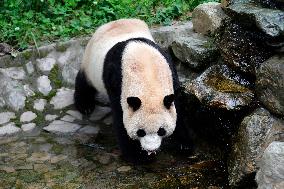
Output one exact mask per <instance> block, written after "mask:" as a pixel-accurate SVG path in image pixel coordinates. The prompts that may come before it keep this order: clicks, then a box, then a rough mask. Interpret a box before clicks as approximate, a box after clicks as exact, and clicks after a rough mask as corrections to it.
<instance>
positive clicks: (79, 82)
mask: <svg viewBox="0 0 284 189" xmlns="http://www.w3.org/2000/svg"><path fill="white" fill-rule="evenodd" d="M96 94H97V90H96V89H95V88H94V87H93V86H92V85H91V84H89V82H88V81H87V78H86V74H85V72H84V71H82V70H81V71H79V72H78V74H77V76H76V80H75V93H74V101H75V107H76V108H77V110H79V111H80V112H81V113H82V114H85V115H89V114H90V113H92V112H93V110H94V109H95V95H96Z"/></svg>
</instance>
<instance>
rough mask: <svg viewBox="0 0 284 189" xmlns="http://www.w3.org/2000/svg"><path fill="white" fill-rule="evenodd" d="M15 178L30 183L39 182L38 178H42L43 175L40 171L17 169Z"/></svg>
mask: <svg viewBox="0 0 284 189" xmlns="http://www.w3.org/2000/svg"><path fill="white" fill-rule="evenodd" d="M17 178H18V179H20V180H22V181H24V182H26V183H32V182H40V180H42V179H43V175H42V174H41V173H38V172H36V171H32V170H21V171H18V175H17Z"/></svg>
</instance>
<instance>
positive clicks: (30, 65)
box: [26, 62, 35, 74]
mask: <svg viewBox="0 0 284 189" xmlns="http://www.w3.org/2000/svg"><path fill="white" fill-rule="evenodd" d="M26 70H27V72H28V74H32V73H34V71H35V69H34V65H33V63H32V62H28V63H26Z"/></svg>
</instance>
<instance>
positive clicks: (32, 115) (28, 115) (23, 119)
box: [20, 111, 37, 122]
mask: <svg viewBox="0 0 284 189" xmlns="http://www.w3.org/2000/svg"><path fill="white" fill-rule="evenodd" d="M36 117H37V115H36V114H35V113H33V112H32V111H27V112H24V113H23V114H22V115H21V117H20V121H21V122H30V121H32V120H34V119H35V118H36Z"/></svg>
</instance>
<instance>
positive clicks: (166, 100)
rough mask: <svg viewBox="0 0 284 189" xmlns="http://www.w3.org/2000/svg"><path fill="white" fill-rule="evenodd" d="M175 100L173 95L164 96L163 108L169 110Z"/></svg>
mask: <svg viewBox="0 0 284 189" xmlns="http://www.w3.org/2000/svg"><path fill="white" fill-rule="evenodd" d="M174 100H175V95H174V94H170V95H167V96H165V98H164V106H165V107H166V108H167V109H170V107H171V105H172V103H173V102H174Z"/></svg>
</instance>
